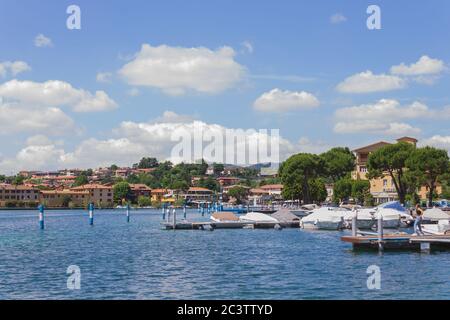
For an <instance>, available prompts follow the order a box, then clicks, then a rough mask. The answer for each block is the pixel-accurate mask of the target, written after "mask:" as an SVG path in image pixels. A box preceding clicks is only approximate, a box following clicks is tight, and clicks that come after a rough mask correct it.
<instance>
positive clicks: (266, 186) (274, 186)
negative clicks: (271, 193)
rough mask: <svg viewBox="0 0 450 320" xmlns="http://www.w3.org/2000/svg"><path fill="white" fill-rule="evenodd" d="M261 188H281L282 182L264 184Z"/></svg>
mask: <svg viewBox="0 0 450 320" xmlns="http://www.w3.org/2000/svg"><path fill="white" fill-rule="evenodd" d="M261 189H263V190H268V189H283V185H282V184H266V185H265V186H261Z"/></svg>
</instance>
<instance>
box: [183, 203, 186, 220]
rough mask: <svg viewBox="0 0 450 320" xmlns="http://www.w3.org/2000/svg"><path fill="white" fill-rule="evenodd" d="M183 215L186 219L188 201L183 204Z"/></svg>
mask: <svg viewBox="0 0 450 320" xmlns="http://www.w3.org/2000/svg"><path fill="white" fill-rule="evenodd" d="M183 217H184V220H186V203H185V204H184V205H183Z"/></svg>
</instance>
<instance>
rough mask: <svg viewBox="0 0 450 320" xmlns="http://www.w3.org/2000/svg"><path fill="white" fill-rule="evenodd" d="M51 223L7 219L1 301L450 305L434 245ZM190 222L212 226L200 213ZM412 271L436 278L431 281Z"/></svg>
mask: <svg viewBox="0 0 450 320" xmlns="http://www.w3.org/2000/svg"><path fill="white" fill-rule="evenodd" d="M180 212H181V211H180ZM45 215H46V217H45V218H46V220H45V229H44V230H40V229H39V225H38V219H37V212H36V210H33V211H2V212H1V213H0V256H1V257H2V263H1V264H0V274H1V275H2V286H1V287H0V297H1V298H3V299H12V298H16V299H17V298H22V299H45V298H48V299H50V298H52V299H111V298H115V299H120V298H123V299H352V298H354V299H395V298H398V297H399V296H414V297H415V298H416V299H449V298H450V294H449V292H450V283H449V282H448V278H449V277H450V274H449V273H448V267H447V264H448V257H449V251H436V250H433V244H432V245H431V248H432V250H431V251H430V252H429V253H421V252H420V251H419V250H410V249H408V250H400V251H396V250H385V251H384V253H383V254H382V255H380V254H378V251H375V250H352V248H351V245H349V244H350V243H348V242H344V241H341V237H343V236H351V231H350V230H343V231H326V230H314V231H312V230H304V229H300V228H284V229H283V230H282V231H281V232H280V231H277V230H275V229H273V228H269V229H219V228H218V229H216V230H215V231H214V232H200V231H197V230H192V229H190V230H184V231H183V230H181V231H177V232H172V231H166V230H161V211H160V210H152V209H141V210H133V211H132V213H131V217H130V222H129V223H128V222H127V217H126V211H125V210H124V209H121V210H118V209H116V210H97V211H95V212H94V219H95V221H94V224H93V225H92V226H90V225H89V214H88V212H87V211H84V212H83V211H80V210H72V211H71V210H61V211H57V210H52V211H46V212H45ZM180 216H182V214H180ZM186 218H187V220H188V221H192V222H203V221H208V219H206V216H204V217H202V216H201V214H200V213H198V211H197V210H195V209H188V210H187V217H186ZM208 218H209V217H208ZM180 221H181V220H180ZM208 222H209V221H208ZM405 238H407V237H405ZM374 264H375V265H378V266H379V267H380V268H381V270H382V289H381V290H367V287H366V281H367V274H366V270H367V268H368V266H370V265H374ZM70 265H77V266H79V267H80V269H81V273H82V282H81V290H68V289H67V288H66V281H67V275H66V269H67V267H68V266H70ZM17 266H21V267H20V268H17ZM43 270H45V272H43ZM412 270H421V272H424V273H426V274H427V281H422V280H421V279H420V278H418V277H417V276H416V274H415V273H414V272H412ZM436 271H438V272H436Z"/></svg>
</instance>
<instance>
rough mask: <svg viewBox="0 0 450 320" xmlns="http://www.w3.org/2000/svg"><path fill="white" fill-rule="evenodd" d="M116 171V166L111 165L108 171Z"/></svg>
mask: <svg viewBox="0 0 450 320" xmlns="http://www.w3.org/2000/svg"><path fill="white" fill-rule="evenodd" d="M117 169H119V167H118V166H117V165H116V164H113V165H111V166H110V167H109V170H111V171H116V170H117Z"/></svg>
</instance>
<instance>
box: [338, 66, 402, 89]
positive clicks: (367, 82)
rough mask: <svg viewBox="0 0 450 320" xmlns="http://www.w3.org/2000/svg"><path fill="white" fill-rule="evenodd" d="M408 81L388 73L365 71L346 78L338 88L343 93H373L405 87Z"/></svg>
mask: <svg viewBox="0 0 450 320" xmlns="http://www.w3.org/2000/svg"><path fill="white" fill-rule="evenodd" d="M405 87H406V81H405V80H404V79H402V78H400V77H397V76H393V75H386V74H379V75H376V74H373V73H372V71H369V70H368V71H365V72H361V73H358V74H355V75H352V76H350V77H348V78H346V79H345V80H344V81H343V82H341V83H339V84H338V85H337V87H336V89H337V90H338V91H339V92H342V93H372V92H382V91H391V90H398V89H403V88H405Z"/></svg>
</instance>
